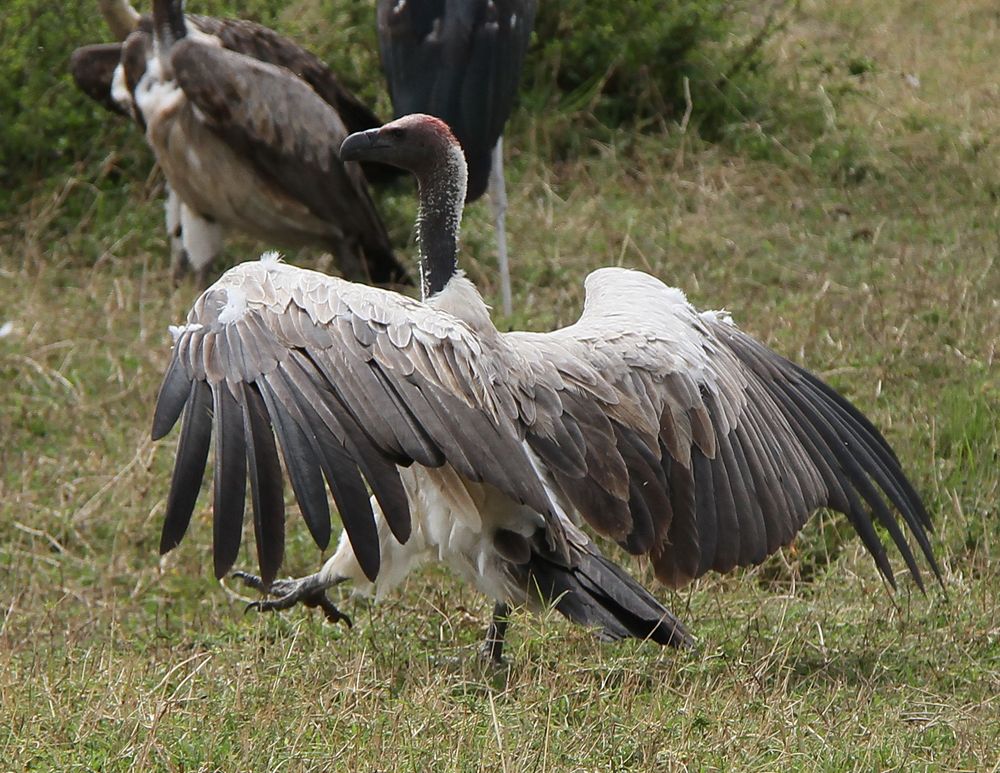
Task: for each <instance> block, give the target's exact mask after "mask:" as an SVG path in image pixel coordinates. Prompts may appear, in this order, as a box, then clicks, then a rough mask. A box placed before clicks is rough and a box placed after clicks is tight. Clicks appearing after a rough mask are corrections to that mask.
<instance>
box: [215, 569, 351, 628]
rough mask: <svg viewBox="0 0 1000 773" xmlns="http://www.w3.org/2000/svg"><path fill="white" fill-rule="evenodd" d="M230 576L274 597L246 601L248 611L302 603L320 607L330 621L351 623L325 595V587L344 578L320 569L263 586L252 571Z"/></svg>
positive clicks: (273, 608) (281, 607)
mask: <svg viewBox="0 0 1000 773" xmlns="http://www.w3.org/2000/svg"><path fill="white" fill-rule="evenodd" d="M232 576H233V577H235V578H236V579H239V580H242V581H243V584H244V585H246V586H248V587H250V588H254V589H255V590H259V591H260V592H261V593H266V594H267V595H268V596H273V597H274V598H269V599H263V600H261V601H253V602H251V603H250V604H247V612H249V611H250V610H251V609H256V610H257V611H258V612H275V611H277V610H280V609H289V608H291V607H293V606H295V605H296V604H303V605H304V606H307V607H310V608H314V607H319V608H320V609H322V610H323V614H325V615H326V619H327V620H329V621H330V622H331V623H339V622H343V623H346V624H347V627H348V628H351V627H352V626H353V625H354V624H353V623H352V622H351V618H350V617H348V616H347V615H346V614H345V613H343V612H341V611H340V610H339V609H337V607H336V606H335V605H334V603H333V602H332V601H330V599H329V598H327V595H326V590H327V588H330V587H332V586H334V585H338V584H340V583H341V582H344V580H345V579H346V578H335V579H333V580H330V579H328V578H327V577H326V576H324V575H323V574H322V573H321V572H317V573H316V574H310V575H308V576H306V577H302V578H300V579H293V578H288V579H287V580H275V581H274V582H273V583H271V586H270V587H265V586H264V583H263V582H262V581H261V579H260V577H258V576H257V575H255V574H249V573H247V572H233V574H232Z"/></svg>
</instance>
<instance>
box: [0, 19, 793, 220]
mask: <svg viewBox="0 0 1000 773" xmlns="http://www.w3.org/2000/svg"><path fill="white" fill-rule="evenodd" d="M787 2H788V0H775V3H777V4H776V5H775V4H774V3H772V4H771V5H767V4H765V5H764V6H761V5H760V4H754V5H753V9H752V10H753V12H752V13H751V12H750V9H749V4H746V3H743V2H742V0H675V2H672V3H662V2H660V1H659V0H630V2H627V3H616V4H608V3H603V2H596V0H545V1H544V2H542V3H541V4H540V6H541V7H540V9H539V13H538V18H537V21H536V37H535V44H534V45H533V47H532V51H531V54H530V57H529V62H528V65H527V68H526V70H527V71H526V76H525V79H524V90H523V103H524V105H525V107H526V108H527V109H528V110H530V111H533V112H535V113H536V114H537V115H538V116H539V117H541V118H545V117H547V116H548V115H550V114H551V113H552V112H553V111H556V112H557V113H560V114H562V115H564V116H566V115H569V116H573V115H576V114H579V113H580V112H585V113H586V114H587V115H588V117H590V118H591V119H593V120H592V121H591V122H590V124H591V125H593V124H594V123H595V122H596V124H597V125H598V126H602V127H611V128H615V127H620V126H634V127H640V128H642V127H648V126H660V125H663V124H664V123H665V122H677V121H680V120H682V117H683V116H684V115H685V112H688V113H689V114H688V119H689V120H690V123H691V126H692V127H693V128H698V129H699V130H700V132H701V133H702V136H704V137H705V138H706V139H709V140H714V139H718V138H720V137H723V136H725V134H726V131H727V127H729V126H731V125H732V124H734V123H739V122H745V121H746V120H748V118H752V117H754V116H755V115H756V114H758V113H760V111H761V110H762V109H763V108H764V107H766V105H765V104H764V103H765V102H766V98H764V97H762V95H764V94H765V93H766V89H765V88H762V87H760V86H759V84H755V83H754V79H755V78H759V77H760V72H761V69H762V68H761V65H762V63H763V57H762V51H763V47H762V43H763V42H765V41H766V39H767V37H768V36H769V35H771V34H773V31H774V29H775V28H776V26H777V25H775V23H774V18H775V16H776V13H777V15H780V13H779V12H781V11H783V9H785V7H786V5H787ZM741 3H742V4H741ZM96 6H97V3H96V0H81V2H79V3H65V2H62V1H61V0H7V1H6V2H5V3H4V8H3V10H0V40H3V50H4V56H3V57H2V58H0V116H2V117H3V120H2V121H0V206H2V205H4V204H9V203H11V201H16V200H17V199H18V198H21V197H23V196H26V195H30V194H31V191H32V189H33V188H34V186H33V185H32V183H33V182H37V181H40V180H43V179H45V178H47V177H56V176H64V175H65V174H67V173H70V172H72V170H73V169H74V167H77V168H78V169H79V170H80V171H81V173H82V174H83V175H84V176H86V177H92V175H90V174H88V173H87V171H86V170H87V169H88V168H91V169H90V171H91V172H92V171H94V169H95V168H96V167H95V165H96V164H101V163H103V162H104V160H105V159H106V157H107V152H108V148H109V147H114V148H118V149H119V150H120V156H119V157H118V158H116V164H117V166H119V167H120V166H121V165H123V164H124V165H125V166H127V165H128V164H129V163H134V162H135V161H136V160H138V159H142V163H143V164H145V163H148V160H147V159H148V154H147V153H146V151H145V150H143V149H142V143H141V141H140V140H139V138H138V133H137V132H136V131H134V129H133V128H132V127H130V126H128V125H127V124H126V122H125V121H123V120H116V119H113V118H111V117H110V116H109V115H108V114H107V113H105V112H104V111H103V110H102V109H101V108H100V107H98V106H97V105H94V104H92V103H91V102H90V101H89V100H88V99H87V98H86V97H84V96H83V95H82V94H80V93H79V92H77V91H76V89H75V88H74V86H73V83H72V79H71V78H70V76H69V73H68V71H67V64H68V61H69V56H70V53H71V52H72V50H73V49H74V48H75V47H76V46H79V45H82V44H85V43H92V42H99V41H103V40H108V39H109V37H110V36H109V33H108V31H107V30H106V28H105V27H104V24H103V22H102V20H101V18H100V16H99V14H98V12H97V8H96ZM762 8H763V10H762ZM768 9H770V10H768ZM188 10H189V11H191V12H199V13H208V14H218V15H227V14H228V15H240V16H243V17H245V18H252V19H255V20H257V21H260V22H262V23H264V24H268V25H271V26H274V27H276V28H278V29H280V30H282V31H284V32H286V33H287V34H289V35H291V36H293V37H294V38H295V39H297V40H300V41H301V42H302V43H303V44H304V45H306V46H308V47H310V48H312V49H313V50H314V51H316V52H317V53H318V54H319V55H320V56H323V57H325V58H326V59H327V61H329V62H330V63H331V65H332V66H333V67H334V68H335V69H336V70H337V72H338V73H339V74H341V76H342V77H343V79H344V81H345V82H346V83H347V84H348V85H349V86H351V87H352V88H354V89H356V90H357V91H358V92H359V94H360V95H361V96H362V97H363V98H365V99H367V100H369V101H370V102H372V103H373V104H375V105H376V106H377V107H378V109H379V110H380V111H381V112H382V113H386V112H387V111H388V100H387V97H386V95H385V89H384V86H383V84H382V77H381V73H380V72H379V66H378V55H377V48H376V45H375V34H374V9H373V3H372V2H370V1H369V2H341V0H336V1H334V0H294V1H293V2H292V3H291V4H289V3H288V2H287V0H247V1H246V2H239V3H237V2H235V0H204V2H189V3H188ZM573 123H575V122H573ZM571 145H572V146H577V143H575V142H573V143H571ZM142 168H145V167H142ZM143 173H144V172H143Z"/></svg>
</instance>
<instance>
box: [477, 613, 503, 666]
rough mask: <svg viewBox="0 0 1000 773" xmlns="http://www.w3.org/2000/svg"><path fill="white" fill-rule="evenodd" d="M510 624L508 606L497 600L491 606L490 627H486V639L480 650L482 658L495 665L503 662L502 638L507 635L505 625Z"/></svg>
mask: <svg viewBox="0 0 1000 773" xmlns="http://www.w3.org/2000/svg"><path fill="white" fill-rule="evenodd" d="M509 624H510V607H509V606H507V605H506V604H504V603H502V602H497V605H496V606H495V607H493V620H492V621H491V622H490V627H489V628H487V629H486V641H484V642H483V648H482V650H481V652H480V654H481V656H482V658H483V660H488V661H491V662H492V663H495V664H497V665H500V664H502V663H503V640H504V637H505V636H506V635H507V626H508V625H509Z"/></svg>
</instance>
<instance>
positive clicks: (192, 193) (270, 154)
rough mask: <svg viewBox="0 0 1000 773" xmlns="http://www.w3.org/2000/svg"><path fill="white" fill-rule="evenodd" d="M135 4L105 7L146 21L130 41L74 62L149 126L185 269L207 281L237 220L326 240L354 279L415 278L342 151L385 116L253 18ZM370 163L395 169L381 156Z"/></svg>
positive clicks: (253, 230) (378, 176)
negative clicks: (144, 9) (142, 11)
mask: <svg viewBox="0 0 1000 773" xmlns="http://www.w3.org/2000/svg"><path fill="white" fill-rule="evenodd" d="M113 5H114V7H115V8H118V6H122V7H124V8H125V9H128V10H131V6H129V5H128V4H127V3H117V4H113ZM119 10H121V9H119ZM132 14H134V16H133V15H129V14H127V13H124V12H122V13H119V14H118V16H117V17H115V16H113V15H112V14H110V13H106V14H105V15H106V17H108V19H109V24H111V25H112V26H113V27H114V28H116V29H118V28H122V27H124V26H125V24H126V22H127V21H128V20H129V19H132V20H133V21H134V22H135V29H134V31H133V32H131V34H130V35H129V36H128V38H127V39H126V40H125V42H124V43H121V44H99V45H94V46H84V47H82V48H79V49H77V50H76V51H75V52H74V53H73V56H72V58H71V71H72V73H73V76H74V79H75V80H76V82H77V84H78V85H79V87H80V88H81V90H83V91H84V92H85V93H87V94H88V95H89V96H91V97H92V98H94V99H96V100H97V101H98V102H100V103H101V104H103V105H104V106H105V107H108V108H109V109H112V110H115V111H116V112H120V113H124V114H126V115H130V116H131V117H132V118H134V120H135V121H136V122H137V123H138V124H139V125H140V127H141V128H142V129H143V131H144V132H145V133H146V138H147V140H148V141H149V144H150V146H151V147H152V149H153V151H154V153H155V155H156V158H157V161H158V162H159V163H160V165H161V167H162V168H163V170H164V174H165V176H166V178H167V181H168V187H169V189H170V191H169V192H168V198H167V204H166V219H167V229H168V233H169V234H170V237H171V264H172V268H173V271H174V274H175V278H176V277H177V275H178V274H179V273H180V271H181V270H182V269H183V267H184V264H185V263H188V262H189V263H190V264H191V265H192V267H193V268H194V270H195V273H196V275H197V277H198V280H199V281H200V282H201V283H202V285H204V284H206V283H207V282H206V279H207V277H208V270H209V266H210V264H211V261H212V259H213V258H214V257H215V255H216V254H217V253H218V252H219V251H220V250H221V249H222V240H223V229H224V228H234V229H237V230H240V231H243V232H246V233H249V234H250V235H253V236H256V237H258V238H261V239H264V240H267V241H269V242H274V243H278V244H286V245H289V246H291V245H299V244H315V245H320V246H323V247H325V248H327V249H330V251H331V252H333V254H334V255H335V256H336V258H337V259H338V262H339V265H340V267H341V269H342V271H343V272H344V274H345V275H347V276H350V277H351V278H354V279H362V280H365V281H374V282H380V283H390V282H398V281H405V280H406V272H405V270H404V269H403V267H402V266H401V265H400V264H399V262H398V261H397V260H396V258H395V255H394V254H393V250H392V247H391V245H390V243H389V239H388V236H387V234H386V232H385V228H384V226H383V225H382V222H381V220H380V219H379V216H378V214H377V212H376V211H375V208H374V205H373V204H372V202H371V198H370V196H369V194H368V190H367V186H366V184H365V177H364V176H363V175H362V173H361V171H360V170H359V169H358V166H357V165H356V164H341V163H340V161H339V158H338V157H337V148H338V147H339V143H340V142H341V140H343V138H344V137H345V136H346V135H347V133H349V132H352V131H360V130H363V129H366V128H370V127H372V126H377V125H378V124H379V121H378V120H377V119H376V118H375V116H374V114H372V112H371V111H370V110H368V108H366V107H365V106H364V105H363V104H362V103H361V102H360V101H359V100H358V99H357V98H356V97H355V96H354V95H353V94H351V93H350V91H348V90H347V89H346V88H344V87H343V85H342V84H341V83H340V82H339V81H338V79H337V78H336V77H335V76H334V74H333V73H332V72H331V70H330V69H329V68H328V67H327V66H326V65H325V64H324V63H323V62H322V61H321V60H319V59H318V58H317V57H315V56H314V55H312V54H311V53H309V52H308V51H305V50H304V49H302V48H301V47H299V46H298V45H296V44H295V43H293V42H292V41H290V40H288V39H287V38H284V37H282V36H280V35H278V34H277V33H276V32H274V31H273V30H270V29H268V28H267V27H263V26H261V25H259V24H255V23H253V22H249V21H245V20H242V19H216V18H212V17H206V16H197V15H190V16H185V15H184V14H183V9H182V3H181V0H171V1H170V2H168V1H166V0H163V1H161V0H158V2H157V3H155V4H154V14H153V16H152V17H149V16H144V17H139V16H138V15H137V14H135V12H134V11H132ZM112 21H114V22H115V23H114V24H112ZM292 116H294V117H295V120H292V118H291V117H292ZM299 119H301V120H299ZM364 172H365V174H366V175H367V176H368V179H370V180H376V181H378V182H383V181H385V180H388V179H391V178H392V177H393V176H394V173H393V171H391V170H389V168H388V167H384V166H379V165H377V164H370V165H365V169H364Z"/></svg>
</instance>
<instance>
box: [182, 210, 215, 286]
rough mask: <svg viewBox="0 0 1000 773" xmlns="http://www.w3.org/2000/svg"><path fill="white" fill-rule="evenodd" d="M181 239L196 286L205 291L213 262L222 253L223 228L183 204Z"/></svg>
mask: <svg viewBox="0 0 1000 773" xmlns="http://www.w3.org/2000/svg"><path fill="white" fill-rule="evenodd" d="M180 209H181V238H182V239H183V241H184V254H185V256H186V257H187V259H188V262H189V263H190V264H191V271H192V273H193V274H194V281H195V285H197V287H198V288H200V289H205V288H206V287H208V285H209V281H208V280H209V279H210V277H211V273H210V272H211V270H212V261H213V260H214V259H215V256H216V255H218V254H219V253H220V252H222V243H223V230H222V226H221V225H219V224H218V223H216V222H215V221H214V220H209V219H208V218H207V217H203V216H201V215H198V214H196V213H195V212H192V211H191V210H190V209H188V208H187V207H186V206H184V205H183V204H181V208H180Z"/></svg>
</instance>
